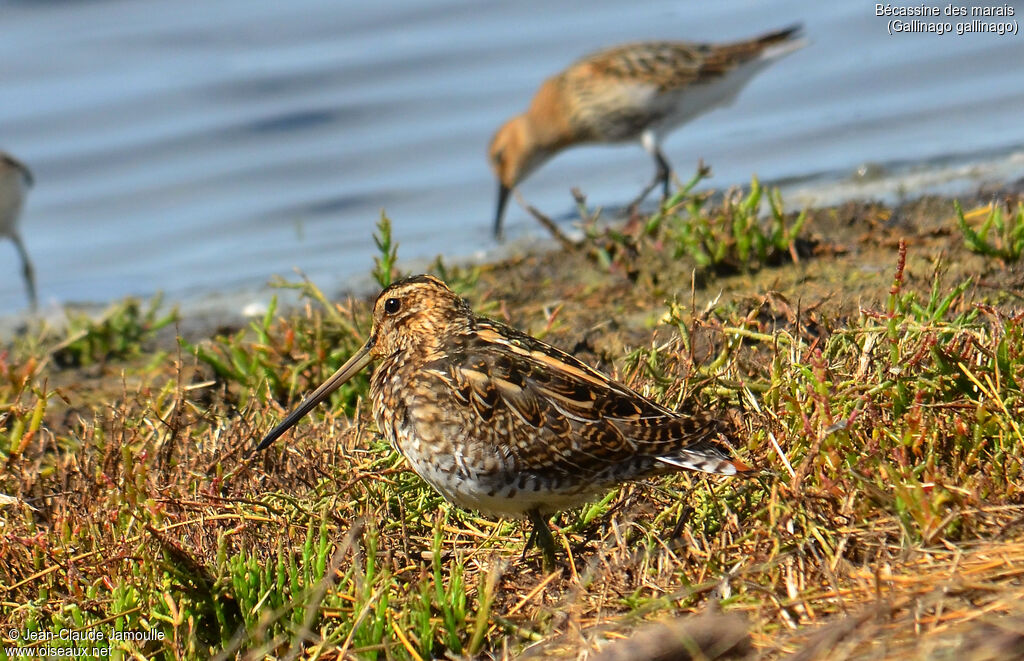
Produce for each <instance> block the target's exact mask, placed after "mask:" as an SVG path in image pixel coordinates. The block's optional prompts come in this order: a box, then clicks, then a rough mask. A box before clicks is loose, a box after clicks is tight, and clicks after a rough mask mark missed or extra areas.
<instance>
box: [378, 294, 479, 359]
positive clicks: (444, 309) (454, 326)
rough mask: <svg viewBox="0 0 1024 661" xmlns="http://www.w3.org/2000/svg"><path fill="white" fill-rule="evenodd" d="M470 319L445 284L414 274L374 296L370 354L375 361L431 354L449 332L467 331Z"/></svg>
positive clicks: (465, 305)
mask: <svg viewBox="0 0 1024 661" xmlns="http://www.w3.org/2000/svg"><path fill="white" fill-rule="evenodd" d="M472 319H473V311H472V310H471V309H470V307H469V304H468V303H466V301H465V300H464V299H463V298H462V297H460V296H459V295H458V294H456V293H455V292H453V291H452V290H451V289H449V288H448V286H447V285H445V284H444V283H443V282H441V281H440V280H438V279H437V278H435V277H434V276H432V275H414V276H411V277H409V278H405V279H403V280H399V281H397V282H395V283H392V284H391V285H389V286H388V287H386V288H385V289H384V290H383V291H382V292H381V293H380V295H379V296H377V300H376V301H375V302H374V304H373V329H372V331H371V332H370V339H369V341H368V342H367V346H368V347H369V353H370V355H371V356H372V357H374V358H386V357H388V356H393V355H395V354H396V353H398V352H401V351H413V352H416V353H418V354H420V353H430V352H431V351H433V350H435V349H436V348H437V347H438V346H439V345H440V344H441V341H442V339H443V338H444V337H446V336H447V335H448V334H449V333H452V332H462V331H465V330H467V329H468V328H469V327H470V325H471V324H472Z"/></svg>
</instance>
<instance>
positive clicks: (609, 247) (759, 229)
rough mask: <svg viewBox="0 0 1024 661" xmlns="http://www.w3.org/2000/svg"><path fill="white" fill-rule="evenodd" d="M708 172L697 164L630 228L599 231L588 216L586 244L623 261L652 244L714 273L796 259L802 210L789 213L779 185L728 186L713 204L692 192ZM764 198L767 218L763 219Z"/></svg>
mask: <svg viewBox="0 0 1024 661" xmlns="http://www.w3.org/2000/svg"><path fill="white" fill-rule="evenodd" d="M709 175H710V171H709V170H708V169H707V168H703V167H701V168H700V169H698V170H697V172H696V174H694V176H693V177H692V178H691V179H690V181H688V182H687V183H686V184H685V185H684V186H683V187H682V188H680V189H679V190H678V191H677V192H676V193H675V194H674V195H673V196H672V197H671V198H670V199H668V200H667V201H666V202H665V204H663V205H662V207H661V209H659V210H658V211H657V212H656V213H654V214H653V215H652V216H651V217H650V218H648V219H647V220H646V221H645V222H643V223H638V224H635V225H633V226H632V228H631V229H625V230H618V229H612V228H604V229H603V230H598V228H597V223H596V221H597V218H596V217H595V218H590V220H589V222H588V223H587V225H586V236H587V243H588V244H590V247H591V248H590V249H591V250H592V251H593V254H594V255H595V256H596V258H597V259H598V261H599V262H600V263H602V264H604V265H606V266H612V265H618V266H622V265H623V262H625V261H632V260H635V259H636V257H637V255H639V254H642V253H643V252H645V251H649V250H652V249H653V250H657V251H659V252H663V253H665V254H667V255H670V256H671V258H672V259H680V258H683V257H686V258H688V259H691V260H692V261H693V262H694V264H695V265H696V267H697V268H698V269H701V270H705V271H708V272H710V273H714V274H718V275H728V274H732V273H736V272H740V271H742V272H749V271H752V270H757V269H760V268H763V267H765V266H771V265H778V264H780V263H782V262H784V261H789V260H792V261H794V262H796V261H799V256H798V249H799V247H800V245H801V242H802V237H801V232H802V231H803V228H804V224H805V223H806V221H807V214H806V212H805V213H801V214H799V215H797V216H796V217H795V218H792V217H788V216H787V214H785V213H784V212H783V210H782V198H781V196H780V195H779V192H778V190H772V191H767V192H766V191H765V190H764V188H762V187H761V183H760V182H759V181H758V179H757V177H754V178H753V179H751V182H750V190H749V192H747V193H746V194H743V192H742V191H739V190H733V191H729V192H727V193H726V194H725V196H724V198H723V201H722V203H721V204H720V205H714V206H712V205H711V204H710V200H711V198H712V193H711V192H706V191H705V192H694V188H695V187H696V186H697V184H699V183H700V182H701V181H703V180H704V179H705V178H706V177H708V176H709ZM765 197H767V200H768V210H769V216H768V218H767V219H763V218H762V207H763V200H764V198H765Z"/></svg>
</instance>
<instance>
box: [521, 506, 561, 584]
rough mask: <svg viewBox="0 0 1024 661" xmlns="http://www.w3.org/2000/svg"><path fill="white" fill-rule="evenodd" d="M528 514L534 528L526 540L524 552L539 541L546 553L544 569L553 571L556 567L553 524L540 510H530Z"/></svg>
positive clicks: (540, 546) (539, 545) (538, 544)
mask: <svg viewBox="0 0 1024 661" xmlns="http://www.w3.org/2000/svg"><path fill="white" fill-rule="evenodd" d="M526 515H527V516H528V517H530V523H532V524H533V530H532V531H531V532H530V538H529V539H528V540H526V548H524V549H523V553H524V554H525V553H526V549H528V548H530V544H531V542H537V546H538V547H539V548H540V550H541V552H543V554H544V571H551V570H552V569H554V567H555V538H554V537H553V536H552V534H551V526H549V525H548V520H547V519H546V518H544V517H543V516H542V515H541V513H540V512H539V511H538V510H530V511H529V512H527V513H526Z"/></svg>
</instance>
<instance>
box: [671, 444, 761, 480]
mask: <svg viewBox="0 0 1024 661" xmlns="http://www.w3.org/2000/svg"><path fill="white" fill-rule="evenodd" d="M658 461H660V462H662V463H664V464H668V465H669V466H675V467H676V468H682V469H684V470H694V471H700V472H702V473H712V474H714V475H742V474H744V473H751V472H753V470H754V469H753V468H751V467H750V466H747V465H746V464H744V463H743V462H742V461H739V460H738V459H732V458H730V457H727V456H725V454H724V453H722V451H721V450H719V449H718V448H717V447H709V448H706V449H702V450H680V451H679V452H678V453H677V454H675V455H673V456H671V457H658Z"/></svg>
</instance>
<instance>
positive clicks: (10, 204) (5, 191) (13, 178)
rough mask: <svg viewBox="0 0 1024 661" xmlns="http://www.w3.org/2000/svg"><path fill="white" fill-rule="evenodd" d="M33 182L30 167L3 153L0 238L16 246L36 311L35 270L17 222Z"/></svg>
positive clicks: (0, 162)
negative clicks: (2, 237) (7, 239)
mask: <svg viewBox="0 0 1024 661" xmlns="http://www.w3.org/2000/svg"><path fill="white" fill-rule="evenodd" d="M33 183H34V179H33V178H32V171H31V170H29V169H28V166H27V165H25V164H24V163H22V162H21V161H19V160H18V159H16V158H14V157H13V156H11V155H10V154H8V153H5V152H2V151H0V236H6V237H7V238H9V239H10V240H11V241H13V242H14V246H15V247H16V248H17V249H18V254H19V255H20V256H21V272H22V275H23V276H24V278H25V287H26V289H28V301H29V304H30V305H31V306H32V307H33V308H35V307H36V279H35V273H34V272H33V270H32V261H31V260H29V258H28V251H27V250H25V244H24V243H23V242H22V240H21V234H20V232H19V231H18V220H19V218H21V210H22V208H23V207H24V206H25V195H26V194H27V193H28V189H29V188H31V187H32V184H33Z"/></svg>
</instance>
